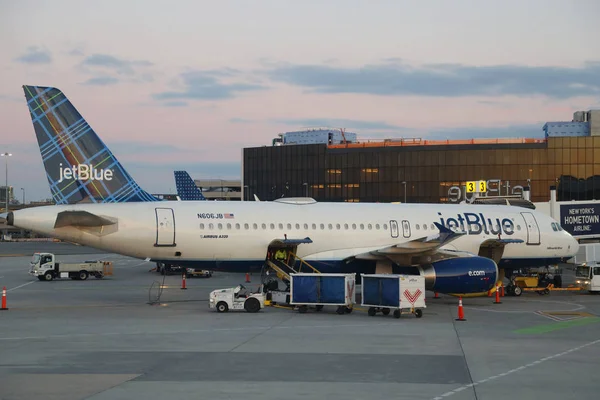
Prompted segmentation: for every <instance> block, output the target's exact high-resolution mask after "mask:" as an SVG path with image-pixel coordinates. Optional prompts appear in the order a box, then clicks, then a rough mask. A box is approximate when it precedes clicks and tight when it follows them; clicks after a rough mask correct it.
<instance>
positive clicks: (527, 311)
mask: <svg viewBox="0 0 600 400" xmlns="http://www.w3.org/2000/svg"><path fill="white" fill-rule="evenodd" d="M527 302H528V303H529V302H537V303H556V304H568V305H570V306H575V308H573V309H569V310H556V311H562V312H566V311H569V312H573V311H579V310H583V309H584V308H585V306H584V305H583V304H579V303H571V302H568V301H558V300H527ZM492 305H493V303H492ZM492 305H490V308H480V307H471V306H463V308H464V309H465V310H472V311H483V312H491V313H506V314H510V313H515V314H529V313H534V314H535V313H536V312H538V311H539V310H498V309H496V310H493V309H492ZM495 307H497V305H496V306H494V308H495Z"/></svg>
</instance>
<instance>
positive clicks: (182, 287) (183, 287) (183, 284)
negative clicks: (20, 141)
mask: <svg viewBox="0 0 600 400" xmlns="http://www.w3.org/2000/svg"><path fill="white" fill-rule="evenodd" d="M186 289H187V288H186V287H185V273H184V274H183V275H182V280H181V290H186Z"/></svg>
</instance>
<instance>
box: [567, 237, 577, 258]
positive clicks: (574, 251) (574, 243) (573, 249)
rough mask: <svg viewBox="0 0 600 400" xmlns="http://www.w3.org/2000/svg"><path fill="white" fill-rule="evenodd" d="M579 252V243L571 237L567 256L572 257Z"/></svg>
mask: <svg viewBox="0 0 600 400" xmlns="http://www.w3.org/2000/svg"><path fill="white" fill-rule="evenodd" d="M578 251H579V242H578V241H577V239H575V238H574V237H573V236H571V248H570V249H569V255H571V256H574V255H575V254H577V252H578Z"/></svg>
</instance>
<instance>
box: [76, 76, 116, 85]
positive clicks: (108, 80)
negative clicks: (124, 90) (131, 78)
mask: <svg viewBox="0 0 600 400" xmlns="http://www.w3.org/2000/svg"><path fill="white" fill-rule="evenodd" d="M117 83H119V79H117V78H114V77H112V76H98V77H95V78H90V79H88V80H87V81H85V82H83V84H84V85H97V86H108V85H115V84H117Z"/></svg>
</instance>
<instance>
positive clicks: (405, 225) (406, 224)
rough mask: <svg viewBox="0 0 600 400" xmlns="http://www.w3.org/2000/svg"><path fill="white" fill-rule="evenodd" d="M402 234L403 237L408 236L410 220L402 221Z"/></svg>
mask: <svg viewBox="0 0 600 400" xmlns="http://www.w3.org/2000/svg"><path fill="white" fill-rule="evenodd" d="M402 236H404V237H405V238H407V237H410V222H408V221H407V220H403V221H402Z"/></svg>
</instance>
